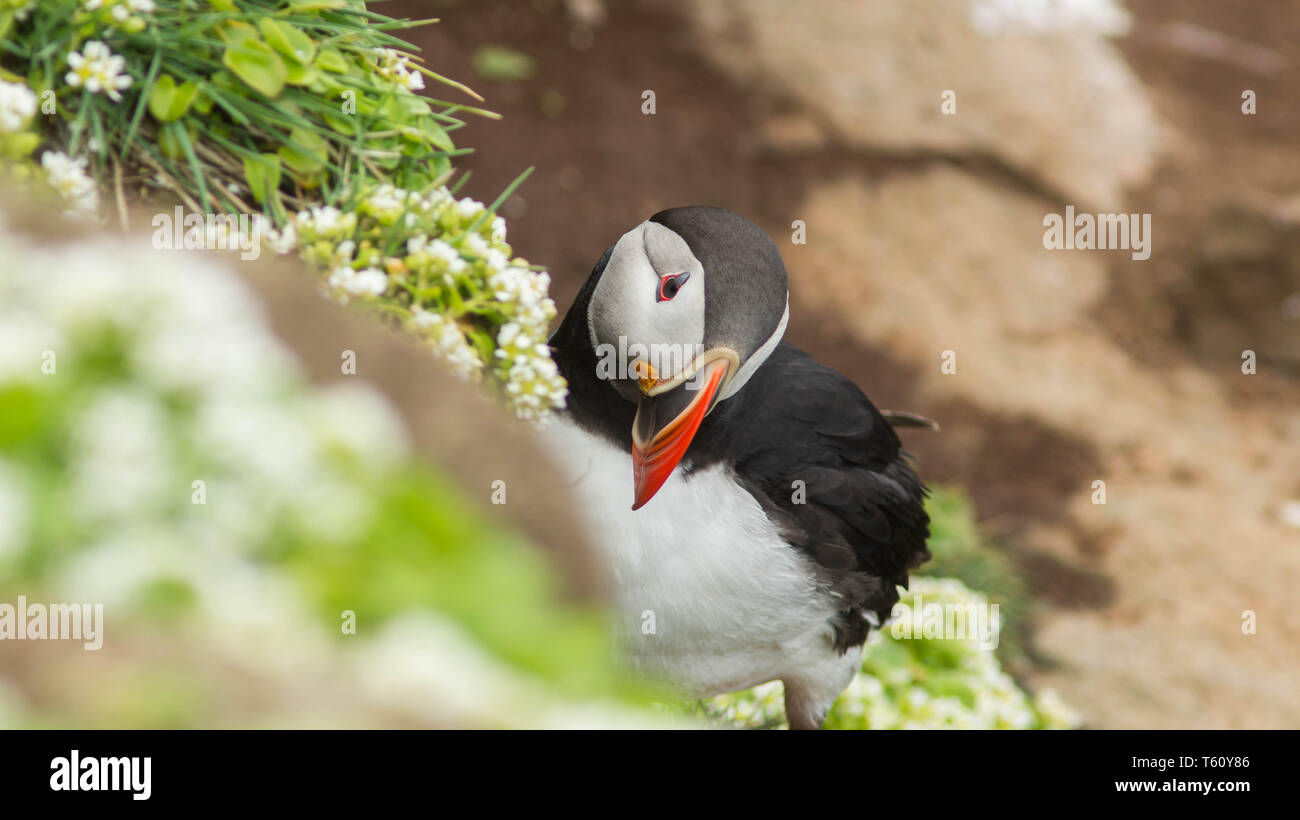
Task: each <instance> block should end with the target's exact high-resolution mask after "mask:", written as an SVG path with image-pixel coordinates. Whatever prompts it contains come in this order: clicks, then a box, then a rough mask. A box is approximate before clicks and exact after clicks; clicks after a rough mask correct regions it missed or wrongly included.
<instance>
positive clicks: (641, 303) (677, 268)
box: [587, 226, 704, 378]
mask: <svg viewBox="0 0 1300 820" xmlns="http://www.w3.org/2000/svg"><path fill="white" fill-rule="evenodd" d="M655 227H656V228H658V227H659V226H655ZM664 230H666V229H664ZM659 241H662V237H659ZM682 245H683V248H685V243H684V242H683V243H682ZM684 255H685V256H686V257H688V258H683V259H680V260H679V259H669V260H667V261H666V262H661V267H669V268H673V270H665V271H662V272H663V273H676V272H681V271H683V270H689V271H690V272H691V275H690V278H689V279H687V281H686V283H685V284H684V285H683V286H682V288H681V290H679V291H678V293H677V295H676V296H675V297H674V298H672V299H670V300H667V301H663V302H660V301H659V300H658V298H657V297H658V291H659V277H660V273H661V271H657V270H655V267H654V266H653V265H652V264H651V262H650V258H649V257H648V256H647V253H646V248H645V244H644V226H638V227H637V228H634V229H632V230H631V231H629V232H628V233H626V234H624V235H623V237H622V238H621V239H619V241H618V243H617V244H616V245H615V246H614V251H613V253H612V254H610V259H609V262H608V263H607V264H606V267H605V272H604V273H603V274H602V275H601V278H600V282H599V284H597V285H596V292H595V293H594V294H592V299H591V305H590V308H589V311H588V316H587V318H588V327H589V328H590V330H591V338H592V346H593V348H594V349H597V350H599V349H600V347H601V345H606V344H607V345H613V346H614V347H615V349H617V350H618V351H619V354H620V356H625V358H626V360H627V361H626V364H627V365H628V366H630V365H631V362H632V361H633V360H638V359H639V360H642V361H647V362H649V363H650V364H651V365H653V366H654V368H655V371H656V372H657V373H658V374H659V376H660V377H661V378H672V377H673V376H676V375H678V374H679V373H680V372H681V371H682V369H683V368H685V366H686V365H687V364H689V363H690V361H691V360H692V359H693V358H694V356H695V355H696V354H697V353H698V352H699V351H700V347H701V344H702V342H703V340H704V277H703V271H702V270H700V269H699V263H698V261H696V260H695V259H694V257H693V256H691V255H690V254H689V251H688V250H686V251H685V254H684Z"/></svg>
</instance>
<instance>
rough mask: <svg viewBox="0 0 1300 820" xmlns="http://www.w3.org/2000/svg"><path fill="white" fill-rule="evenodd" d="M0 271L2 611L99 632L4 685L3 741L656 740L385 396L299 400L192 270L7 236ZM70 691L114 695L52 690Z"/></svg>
mask: <svg viewBox="0 0 1300 820" xmlns="http://www.w3.org/2000/svg"><path fill="white" fill-rule="evenodd" d="M0 254H2V255H3V257H4V259H5V264H4V266H3V270H2V271H0V521H2V522H3V526H0V600H10V601H12V600H14V596H15V595H17V594H18V593H19V592H22V593H24V594H27V595H31V596H36V595H38V594H39V595H40V596H41V597H43V598H45V599H48V600H52V601H89V602H96V603H101V604H103V605H104V607H105V612H106V619H107V628H106V632H105V639H104V646H103V649H102V650H101V651H99V652H84V651H82V650H81V649H80V648H79V645H74V644H72V643H68V644H67V645H60V646H58V647H56V648H55V649H56V650H57V651H47V652H44V653H42V654H41V655H40V657H39V658H29V659H28V660H27V661H23V662H22V663H19V664H17V667H24V666H26V667H27V668H28V669H27V672H26V673H24V674H23V675H21V676H17V677H13V678H10V677H7V676H8V674H9V673H8V672H6V671H0V690H3V693H4V700H5V705H6V708H5V709H4V710H3V713H0V722H4V721H7V722H8V723H10V724H14V725H31V724H35V723H40V724H43V725H49V724H53V725H82V726H97V725H118V726H153V725H159V726H183V725H198V726H210V725H231V724H232V723H233V724H235V725H250V724H265V723H272V724H275V725H303V724H309V725H376V724H388V725H392V724H396V725H458V726H459V725H464V726H508V727H524V726H552V725H564V726H572V725H579V724H581V725H614V726H629V725H631V726H647V725H659V724H660V723H662V722H663V721H662V720H661V719H660V718H658V717H656V716H655V715H654V714H653V713H650V712H648V711H646V710H644V709H642V708H640V707H638V706H635V705H629V703H628V702H627V701H626V700H624V699H623V691H622V690H621V689H619V688H618V687H617V686H616V685H615V684H613V683H609V681H614V680H615V676H614V673H613V672H609V673H607V672H606V666H608V667H609V668H610V669H612V667H613V664H612V663H607V662H608V661H609V660H610V659H609V658H608V657H607V656H606V655H605V654H604V653H605V650H606V642H605V640H604V634H605V633H604V629H603V627H602V625H601V621H600V620H599V619H598V618H596V617H595V615H596V613H594V612H592V611H588V610H582V611H577V610H575V609H567V608H563V607H562V606H561V605H560V604H558V603H557V601H558V598H557V596H555V595H554V594H553V593H554V585H553V583H552V582H553V580H554V579H552V578H551V577H550V576H549V575H548V574H547V573H546V571H545V570H546V569H547V567H546V565H545V561H544V559H542V558H541V556H540V554H539V553H537V552H536V551H535V550H533V549H532V548H530V547H527V546H526V545H525V544H523V543H521V542H519V541H518V540H517V539H515V538H514V537H513V536H508V535H506V534H504V533H502V532H500V531H498V530H496V529H495V528H494V527H493V526H490V525H488V524H487V523H486V522H485V521H483V520H480V519H478V518H477V517H476V514H475V513H474V512H473V511H472V510H471V509H470V507H469V506H468V505H466V504H465V502H464V500H463V499H462V498H460V496H459V491H457V490H455V489H454V488H453V487H451V486H450V485H448V484H446V483H445V482H443V481H442V480H441V479H440V478H438V477H437V476H436V474H434V473H432V472H431V471H429V470H427V468H424V467H421V466H419V465H417V464H416V463H415V462H414V461H413V460H412V458H411V456H410V452H409V444H408V441H407V438H406V434H405V432H404V430H403V425H402V422H401V420H400V418H399V416H398V415H397V413H396V412H395V411H394V409H393V408H392V407H391V405H390V404H389V403H388V401H387V399H386V398H385V397H384V396H383V395H381V394H380V393H378V392H376V391H374V390H373V389H371V388H369V387H368V386H366V385H365V384H364V383H362V382H349V383H347V384H345V385H344V386H340V387H329V388H312V387H310V386H308V385H306V384H305V383H304V381H303V380H302V378H301V376H300V375H299V372H298V364H297V359H296V357H295V356H294V354H293V353H292V352H291V351H290V350H288V349H287V348H286V347H285V346H284V345H283V344H282V343H281V342H280V340H279V339H278V338H277V337H276V336H274V335H272V333H271V332H270V330H269V328H268V325H267V322H266V319H265V317H264V316H263V313H262V310H261V306H260V304H259V303H258V302H256V301H255V299H254V298H253V297H252V295H251V292H250V291H249V290H248V289H247V288H246V287H245V286H244V285H243V283H242V282H241V281H240V280H239V279H238V278H237V277H235V276H234V275H232V274H230V273H229V272H228V271H226V270H224V269H223V268H222V267H221V266H220V265H219V264H218V263H217V262H216V261H214V260H213V259H212V258H211V257H206V256H203V255H199V254H193V255H187V256H186V257H185V258H184V260H183V261H182V262H180V263H179V264H178V261H177V260H178V257H176V256H175V255H170V254H163V253H158V252H156V251H153V250H152V249H151V248H150V246H149V244H148V242H147V241H146V240H144V239H140V240H139V241H138V242H134V243H133V242H132V241H131V240H122V239H113V240H110V239H85V240H75V241H70V240H63V241H62V243H60V242H59V241H54V242H51V241H48V240H45V241H42V242H40V243H37V242H36V241H34V240H29V239H25V238H21V237H19V236H17V235H16V234H14V233H13V232H11V231H9V230H7V229H6V228H5V227H4V226H3V224H0ZM380 275H381V276H382V275H383V274H382V273H381V274H380ZM497 591H500V592H501V595H502V597H503V599H502V600H496V599H494V597H493V593H494V592H497ZM467 593H468V596H467ZM516 609H519V610H521V611H516ZM349 613H350V615H349ZM349 617H351V618H352V620H353V628H352V629H351V631H349V630H348V629H347V628H346V625H347V623H348V619H349ZM341 624H343V626H342V627H341ZM548 636H554V638H555V640H556V641H557V642H558V643H559V644H560V646H559V648H557V649H556V650H555V651H554V652H550V653H542V654H540V655H539V653H538V647H539V646H541V645H544V644H545V642H546V641H547V640H548ZM4 643H5V644H6V645H0V652H20V651H21V650H22V649H23V647H22V646H19V645H18V644H17V642H8V641H6V642H4ZM32 663H35V664H37V665H38V667H39V665H40V664H49V665H50V666H49V668H46V669H45V671H44V672H40V673H37V672H34V671H33V669H34V667H32V666H31V664H32ZM14 668H16V667H15V665H14V664H5V665H0V670H12V669H14ZM575 672H580V673H582V675H583V676H585V677H583V680H584V684H583V687H584V688H582V690H581V691H580V692H579V691H578V690H577V689H575V688H573V687H571V686H569V685H568V684H563V683H559V682H557V681H560V680H561V679H564V678H565V677H566V676H570V677H572V676H573V674H574V673H575ZM88 676H93V678H94V679H95V680H96V682H97V683H96V689H97V690H102V691H104V692H113V693H114V694H113V696H112V697H91V698H87V697H86V695H85V693H84V692H79V691H73V690H75V683H76V681H84V680H86V679H87V677H88ZM39 679H49V680H59V681H65V682H67V683H66V684H65V685H64V688H63V689H62V690H60V691H61V692H62V694H60V693H49V692H43V693H42V694H41V697H39V698H34V697H32V695H33V692H32V690H30V689H29V688H28V687H30V686H31V685H32V684H31V682H32V681H33V680H39ZM313 681H314V682H316V683H313ZM601 681H607V683H600V682H601ZM241 686H242V687H247V686H252V687H253V688H254V691H255V692H256V697H250V693H240V692H239V691H238V690H239V687H241ZM159 687H161V688H159ZM223 687H228V688H230V689H232V690H234V691H227V690H225V689H223ZM37 703H39V704H40V706H39V707H38V706H37V705H36V704H37ZM177 704H180V705H177ZM566 716H568V717H566ZM577 716H581V720H578V717H577ZM570 718H572V719H573V720H578V722H577V723H574V722H572V721H571V720H570Z"/></svg>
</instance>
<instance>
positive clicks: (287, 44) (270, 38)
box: [257, 17, 316, 65]
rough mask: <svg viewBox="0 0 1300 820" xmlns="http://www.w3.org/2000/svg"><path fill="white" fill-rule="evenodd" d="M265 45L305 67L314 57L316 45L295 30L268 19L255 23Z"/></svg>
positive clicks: (286, 24)
mask: <svg viewBox="0 0 1300 820" xmlns="http://www.w3.org/2000/svg"><path fill="white" fill-rule="evenodd" d="M257 27H258V28H259V29H260V30H261V32H262V38H263V39H264V40H266V43H267V45H269V46H270V47H271V48H273V49H275V50H276V51H278V52H280V53H281V54H283V55H284V56H286V57H288V58H289V59H290V60H293V61H294V62H297V63H300V64H302V65H306V64H307V63H310V62H311V61H312V58H313V57H315V56H316V43H315V42H314V41H313V40H312V39H311V38H310V37H308V36H307V35H306V34H303V33H302V32H301V31H299V30H298V29H297V28H294V27H293V26H291V25H289V24H288V23H282V22H280V21H279V20H275V19H273V18H270V17H263V18H262V19H261V20H258V21H257Z"/></svg>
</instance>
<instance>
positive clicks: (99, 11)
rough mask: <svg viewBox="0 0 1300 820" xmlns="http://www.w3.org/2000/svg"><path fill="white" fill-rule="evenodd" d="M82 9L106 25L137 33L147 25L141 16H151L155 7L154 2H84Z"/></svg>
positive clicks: (144, 0) (128, 0)
mask: <svg viewBox="0 0 1300 820" xmlns="http://www.w3.org/2000/svg"><path fill="white" fill-rule="evenodd" d="M82 9H83V10H84V11H86V12H89V13H91V14H94V15H96V16H97V17H98V18H99V19H100V20H102V21H103V22H104V23H105V24H107V25H110V26H113V27H116V28H121V29H123V30H124V31H128V32H138V31H142V30H144V28H145V26H146V25H147V23H146V21H145V20H144V18H143V17H142V16H141V15H145V14H153V12H154V11H155V10H156V9H157V5H156V4H155V3H154V0H86V3H85V5H83V6H82Z"/></svg>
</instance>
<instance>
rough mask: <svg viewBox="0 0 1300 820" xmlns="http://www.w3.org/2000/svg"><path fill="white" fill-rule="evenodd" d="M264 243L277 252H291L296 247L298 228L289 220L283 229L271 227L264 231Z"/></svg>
mask: <svg viewBox="0 0 1300 820" xmlns="http://www.w3.org/2000/svg"><path fill="white" fill-rule="evenodd" d="M266 244H268V245H270V246H271V250H273V251H275V252H276V253H278V254H282V255H283V254H286V253H293V251H294V249H296V248H297V247H298V229H297V228H295V227H294V225H293V223H292V222H290V223H288V224H287V225H285V226H284V229H283V230H278V231H277V230H276V229H274V228H272V229H271V230H269V231H267V232H266Z"/></svg>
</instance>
